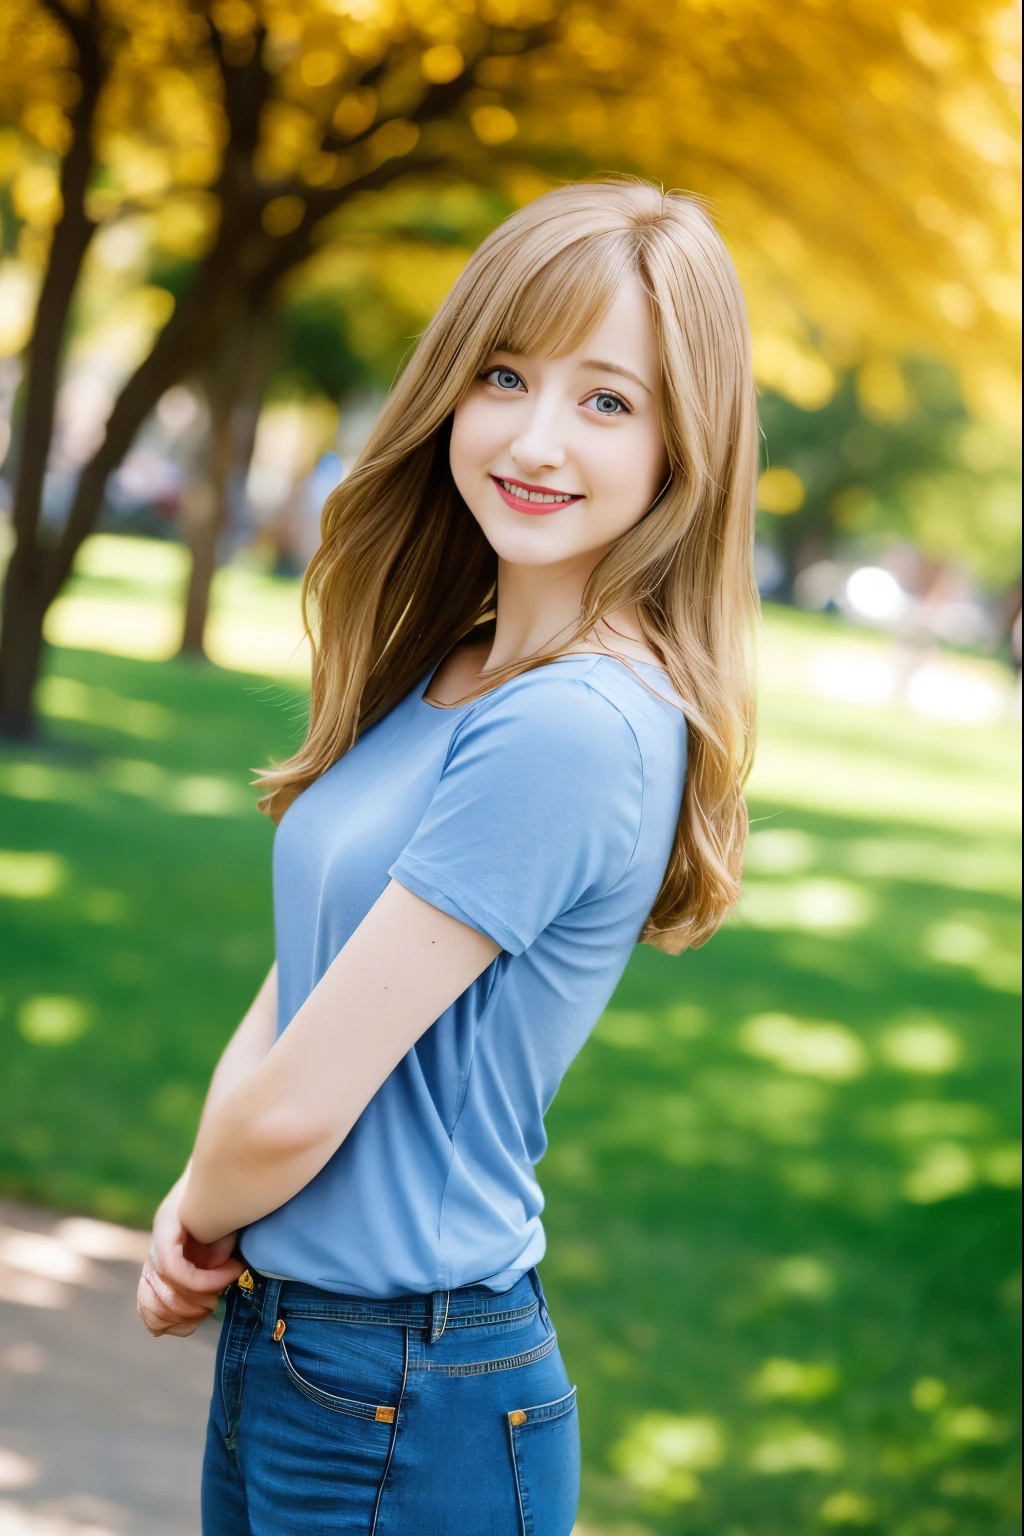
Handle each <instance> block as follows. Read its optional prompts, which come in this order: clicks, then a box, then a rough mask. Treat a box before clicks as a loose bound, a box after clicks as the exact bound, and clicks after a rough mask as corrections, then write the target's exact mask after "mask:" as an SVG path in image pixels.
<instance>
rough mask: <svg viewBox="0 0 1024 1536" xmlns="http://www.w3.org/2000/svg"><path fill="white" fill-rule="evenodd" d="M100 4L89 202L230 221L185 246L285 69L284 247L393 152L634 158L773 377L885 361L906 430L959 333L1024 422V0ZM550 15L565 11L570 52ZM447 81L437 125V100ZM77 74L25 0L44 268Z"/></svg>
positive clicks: (526, 185) (12, 158) (281, 139)
mask: <svg viewBox="0 0 1024 1536" xmlns="http://www.w3.org/2000/svg"><path fill="white" fill-rule="evenodd" d="M98 4H99V6H100V9H101V11H102V13H103V15H104V17H105V19H106V21H107V22H108V23H109V28H108V32H107V38H108V43H107V44H106V45H105V46H108V48H109V51H110V58H111V70H110V75H109V79H108V81H107V83H106V85H105V88H104V97H103V102H102V105H101V109H100V112H99V115H98V118H97V129H96V144H97V153H98V158H99V162H100V167H101V174H99V175H97V176H95V177H93V178H92V183H91V190H90V194H89V204H88V208H89V212H90V214H91V215H92V216H93V217H96V218H100V219H102V220H105V221H107V220H114V219H117V218H119V217H120V216H121V215H122V212H123V210H124V208H125V205H126V204H130V205H132V206H135V207H138V206H139V205H142V206H144V207H146V208H148V209H151V210H153V211H154V212H155V213H158V214H159V215H160V217H159V218H158V220H157V223H156V225H155V226H154V228H156V229H157V230H158V231H159V235H158V238H159V241H160V243H161V245H162V246H163V248H164V249H166V250H174V251H175V252H176V253H177V254H181V255H190V254H194V253H197V252H199V251H201V250H202V249H203V247H204V242H205V241H207V240H208V238H209V233H210V231H211V230H215V229H216V227H217V225H218V222H219V220H218V218H217V217H216V215H214V216H213V217H211V216H210V215H209V212H208V211H206V210H204V211H203V213H202V217H201V218H198V219H197V218H196V217H195V215H194V214H188V213H186V212H184V211H183V212H182V214H181V218H182V225H183V232H182V234H181V236H180V237H179V238H177V240H176V238H175V236H174V234H173V232H172V231H171V230H170V222H172V221H169V220H168V219H166V218H165V217H164V216H163V213H162V212H161V210H163V209H166V208H168V207H173V208H175V209H179V210H184V209H185V207H186V204H185V203H183V202H182V198H183V196H184V195H186V194H191V193H192V192H193V190H194V189H210V190H211V192H212V191H213V190H214V189H215V188H217V186H218V177H219V175H220V173H221V169H222V167H223V165H224V156H225V150H226V147H227V146H226V140H227V135H228V129H229V119H228V112H227V104H226V100H225V93H224V83H223V80H222V78H221V77H222V73H223V71H224V70H227V71H228V72H229V73H230V71H231V70H238V69H240V68H241V67H242V66H243V65H244V66H245V67H246V68H255V67H257V65H262V66H263V67H265V69H266V71H267V76H266V95H267V99H266V102H265V104H264V106H263V108H262V110H261V112H260V113H259V114H258V119H259V128H258V142H257V144H256V146H255V149H254V153H253V155H252V163H251V167H250V169H251V171H252V172H254V173H255V180H256V184H257V186H258V185H259V184H260V183H262V184H263V185H264V187H265V196H264V198H263V202H264V203H265V205H266V206H265V207H257V209H256V211H255V213H254V222H255V221H256V220H257V219H260V218H261V216H262V225H263V228H264V230H266V231H267V232H268V233H270V234H271V235H272V236H273V237H274V238H279V237H281V236H283V235H285V234H287V233H289V232H290V231H291V230H292V229H294V228H295V227H296V225H295V223H294V222H293V221H294V219H295V216H296V213H297V211H298V208H299V204H300V202H301V203H302V204H303V205H304V206H305V207H310V206H312V204H311V201H310V194H311V190H312V193H315V194H316V196H317V197H320V196H326V195H327V194H328V193H329V192H331V191H336V192H337V194H338V197H339V199H340V198H341V197H342V196H343V195H344V189H345V186H346V185H347V183H348V182H349V181H350V180H353V179H358V178H361V177H365V176H367V175H374V174H377V173H379V172H380V171H381V168H382V167H386V166H387V165H388V162H389V161H401V162H407V164H408V167H409V169H410V170H414V169H415V168H416V166H417V165H418V164H419V163H420V159H421V157H422V158H425V159H427V160H429V161H430V162H431V165H432V166H436V165H437V164H438V163H440V164H441V166H442V168H444V169H446V170H447V172H448V173H449V177H450V176H451V175H452V174H453V175H454V176H455V177H456V178H457V177H458V176H459V175H460V174H462V173H465V174H467V175H468V178H469V180H470V182H472V183H473V184H477V185H479V183H480V182H481V181H482V180H483V181H489V182H490V183H491V184H492V185H496V186H498V187H499V188H500V189H501V190H502V191H503V192H504V193H505V195H507V196H509V197H510V198H511V200H512V201H514V202H516V203H521V202H522V201H524V200H525V199H527V198H529V197H531V196H534V195H536V193H537V192H538V191H540V190H542V189H543V187H544V186H546V185H548V184H550V181H551V180H554V181H558V180H559V179H561V178H562V177H563V176H564V175H575V174H579V173H580V172H581V171H582V170H584V169H585V168H586V167H590V168H592V171H594V172H598V173H600V172H603V171H621V170H626V171H633V172H637V173H639V174H643V175H647V176H650V177H652V178H654V179H656V180H659V181H661V182H662V183H663V184H665V185H666V186H684V187H686V188H687V189H689V190H692V191H695V192H697V193H699V194H701V195H703V196H705V197H707V198H708V199H709V201H710V204H711V206H712V209H713V211H714V213H715V215H716V217H717V218H718V220H719V222H720V225H721V227H722V229H723V231H724V233H725V235H726V238H727V240H728V241H729V242H730V245H731V247H732V249H733V252H734V254H735V256H736V259H737V263H738V265H739V267H740V270H741V274H742V277H743V280H744V284H745V287H746V290H747V293H748V298H749V303H750V307H751V318H752V328H753V331H754V336H755V367H756V371H757V376H758V379H759V382H760V383H761V384H762V385H764V386H767V387H771V388H773V389H777V390H779V391H781V392H782V393H783V394H785V395H787V396H788V397H789V398H790V399H792V400H793V401H795V402H796V403H798V404H799V405H801V406H803V407H806V408H809V409H814V408H818V407H821V406H823V405H824V404H826V403H827V401H828V400H829V399H830V398H831V395H832V393H833V391H834V389H835V383H836V370H838V369H845V368H847V367H850V366H856V365H858V364H859V365H860V373H859V388H860V392H861V398H862V400H863V402H864V405H865V407H866V409H868V410H869V411H871V412H873V413H874V414H876V415H878V416H881V417H884V418H886V419H888V420H893V419H896V418H898V417H899V416H900V415H901V414H903V413H904V412H905V411H906V410H907V409H908V407H909V397H908V395H907V393H906V386H905V383H903V381H902V378H901V376H900V375H899V372H898V369H897V368H896V367H895V365H894V363H893V362H892V359H894V358H897V357H899V356H900V355H902V354H906V353H911V352H939V353H940V354H942V355H944V356H945V357H946V358H947V359H948V360H950V361H951V362H953V363H954V364H955V365H956V366H957V368H958V369H959V370H960V373H961V377H962V379H963V380H964V381H965V389H966V390H967V391H968V393H969V395H970V398H971V399H972V401H973V403H974V405H975V408H976V409H977V410H978V411H980V412H983V413H986V414H989V415H991V416H994V417H998V418H999V419H1006V418H1010V417H1012V415H1013V412H1014V409H1015V406H1016V400H1017V387H1018V386H1017V380H1018V378H1019V342H1018V331H1019V323H1020V278H1019V271H1020V255H1019V238H1020V237H1019V224H1020V217H1019V201H1020V200H1019V190H1018V177H1017V171H1018V164H1019V150H1018V141H1019V115H1018V108H1017V106H1016V101H1017V96H1016V95H1015V92H1019V83H1020V62H1019V59H1020V47H1019V35H1018V34H1019V20H1017V19H1015V15H1016V13H1015V12H1013V11H1012V9H1010V8H1002V9H993V8H992V5H991V3H990V0H960V3H958V4H957V6H955V7H952V6H951V5H950V4H949V0H912V4H910V5H908V6H896V7H894V6H893V5H892V4H891V3H890V0H859V3H858V5H857V6H856V7H851V6H849V5H845V4H843V3H842V0H792V3H791V4H789V5H787V6H785V7H778V6H765V5H764V4H763V3H762V0H719V3H717V4H715V5H713V6H712V5H709V4H708V3H707V0H679V3H678V4H676V5H674V6H667V5H658V6H651V5H650V4H649V3H648V0H622V3H621V4H620V5H618V6H614V7H597V6H594V5H591V4H588V3H570V0H486V4H484V5H482V6H480V7H477V6H475V5H472V4H469V3H467V0H265V3H264V4H261V5H259V6H257V5H256V4H254V3H252V0H216V3H214V4H213V5H212V6H211V7H210V9H209V12H208V16H209V20H207V19H205V17H204V13H203V10H202V8H199V7H195V6H194V5H192V4H191V3H190V0H152V3H149V4H146V5H142V4H140V3H139V0H98ZM211 23H212V25H213V26H214V27H215V28H216V29H217V30H218V32H219V35H220V46H221V52H222V55H223V58H224V60H225V61H226V62H225V64H224V66H223V69H222V67H221V66H220V65H218V63H217V61H216V59H215V56H214V53H213V50H212V48H211V46H210V30H209V29H210V24H211ZM260 27H262V28H264V29H265V36H264V37H263V38H262V40H261V38H260V36H259V34H258V28H260ZM531 28H539V29H544V33H545V36H544V42H543V47H541V48H539V49H535V48H534V47H533V43H534V42H535V41H536V40H537V39H535V38H534V37H533V36H532V35H531V34H530V30H529V29H531ZM517 32H522V33H524V35H523V36H522V37H520V38H518V39H517V38H516V35H515V34H516V33H517ZM111 39H115V40H116V41H110V40H111ZM257 45H259V47H260V53H259V58H258V60H257V56H256V48H257ZM371 70H372V71H373V74H372V77H371V76H370V73H369V72H370V71H371ZM371 79H372V86H371ZM463 81H465V83H466V90H465V91H464V92H463V93H462V94H461V96H460V95H459V90H460V89H461V87H462V84H463ZM449 87H451V90H450V92H449V94H448V95H447V96H444V98H443V99H444V101H445V103H446V105H445V106H444V109H443V114H442V116H441V117H440V118H437V117H436V115H435V114H434V109H433V108H432V106H431V101H432V99H433V98H432V97H431V93H438V92H440V93H442V95H443V93H444V92H445V91H446V90H447V89H448V88H449ZM470 87H471V88H470ZM80 92H81V82H80V81H79V79H78V76H77V73H76V55H75V49H74V48H73V47H72V45H71V42H70V40H69V38H68V36H67V35H66V34H65V32H64V31H63V29H62V28H61V26H60V25H59V24H58V21H57V20H56V18H55V15H54V13H53V12H52V11H51V9H50V8H49V7H48V6H47V5H46V4H44V0H8V4H7V5H5V6H3V7H0V102H2V103H3V108H2V111H3V117H4V119H5V120H6V121H7V122H8V123H10V124H11V125H12V126H13V127H14V129H15V130H16V131H15V134H14V135H13V136H12V137H11V138H10V139H7V140H5V141H4V143H3V144H2V145H0V162H3V163H2V164H0V175H2V176H3V177H4V179H7V180H10V181H11V182H12V183H13V194H14V208H15V212H16V215H17V217H18V218H19V219H21V220H23V221H24V224H25V228H26V231H27V232H26V234H25V236H24V240H23V241H22V242H21V243H20V244H19V249H20V250H21V252H22V254H23V257H24V258H25V259H31V260H34V261H40V260H43V259H45V251H46V248H47V239H46V237H47V235H48V231H49V229H50V227H51V226H52V224H53V221H54V219H55V218H56V216H57V213H58V209H59V196H58V194H57V192H56V177H55V169H56V165H57V158H58V157H59V156H60V155H61V154H63V153H65V152H66V149H67V146H68V144H69V142H70V133H71V117H70V113H71V112H72V110H73V108H74V105H75V102H76V101H77V100H78V99H79V96H80ZM438 99H439V100H440V99H441V97H438ZM12 145H14V148H13V149H12V147H11V146H12ZM559 157H564V159H560V158H559ZM403 168H404V166H403ZM395 174H397V168H396V172H395ZM218 195H219V194H218ZM186 226H187V227H188V230H189V231H190V233H186V232H185V228H186Z"/></svg>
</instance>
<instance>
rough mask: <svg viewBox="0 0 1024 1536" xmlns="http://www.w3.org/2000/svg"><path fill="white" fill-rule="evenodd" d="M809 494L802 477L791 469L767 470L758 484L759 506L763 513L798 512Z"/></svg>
mask: <svg viewBox="0 0 1024 1536" xmlns="http://www.w3.org/2000/svg"><path fill="white" fill-rule="evenodd" d="M806 495H807V492H806V490H805V489H804V483H803V481H802V480H801V479H800V476H799V475H798V474H796V473H795V472H794V471H793V470H791V469H781V468H780V469H766V470H765V471H764V473H763V474H762V475H761V476H760V477H759V478H758V482H757V505H758V506H759V507H760V509H761V511H762V512H781V513H786V512H798V511H799V510H800V508H801V507H802V506H803V504H804V500H805V498H806Z"/></svg>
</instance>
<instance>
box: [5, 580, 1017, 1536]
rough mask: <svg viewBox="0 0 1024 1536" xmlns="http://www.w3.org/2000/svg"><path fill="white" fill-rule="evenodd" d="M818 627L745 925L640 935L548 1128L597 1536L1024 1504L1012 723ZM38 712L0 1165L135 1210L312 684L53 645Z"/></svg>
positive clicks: (928, 1516)
mask: <svg viewBox="0 0 1024 1536" xmlns="http://www.w3.org/2000/svg"><path fill="white" fill-rule="evenodd" d="M254 590H255V589H254ZM832 634H833V631H831V630H825V629H823V628H822V627H821V626H818V625H815V624H814V623H811V622H810V621H806V620H802V619H798V618H796V617H795V616H789V615H777V616H775V617H773V618H772V619H771V620H770V622H769V641H770V645H769V660H770V661H771V659H772V658H773V657H774V661H775V663H776V664H774V665H772V666H769V668H768V676H767V679H766V681H767V685H768V686H767V692H766V707H765V719H764V756H763V760H762V761H763V764H764V767H763V770H762V772H761V776H760V779H759V780H755V794H754V797H753V814H754V816H755V817H756V818H757V820H756V826H755V833H754V838H753V841H752V845H751V858H750V871H749V881H748V885H749V894H748V896H747V898H746V899H745V903H744V906H743V908H742V909H741V914H740V917H739V919H738V920H736V921H735V922H733V923H730V924H729V925H728V926H727V927H726V928H725V930H724V931H723V932H721V933H720V934H719V935H718V936H717V937H716V938H715V940H714V941H713V942H712V943H711V944H710V945H709V946H707V947H706V948H705V949H703V950H701V951H699V952H697V953H695V954H692V955H688V956H685V957H683V958H681V959H678V960H672V959H669V958H667V957H665V956H662V955H659V954H656V953H654V952H653V951H651V950H639V951H638V952H637V953H636V955H635V957H634V959H633V961H632V963H631V965H630V967H629V969H628V971H627V973H626V976H625V977H624V979H623V981H622V984H621V986H620V987H619V990H618V992H617V994H616V996H615V999H614V1001H613V1004H612V1007H611V1009H610V1010H609V1012H608V1013H607V1014H606V1016H605V1018H604V1019H603V1020H602V1022H601V1024H600V1025H599V1027H598V1029H597V1031H596V1033H595V1036H594V1038H593V1039H592V1040H591V1041H590V1043H589V1044H588V1046H587V1047H586V1049H585V1050H584V1051H583V1053H582V1055H581V1056H580V1058H579V1059H578V1061H577V1062H576V1063H575V1065H574V1067H573V1068H572V1070H571V1072H570V1074H569V1076H568V1078H567V1080H566V1083H565V1085H564V1087H563V1090H562V1092H561V1094H560V1096H559V1098H558V1100H557V1102H556V1104H555V1106H554V1107H553V1109H552V1111H551V1113H550V1115H549V1118H548V1124H549V1132H550V1136H551V1151H550V1152H549V1154H548V1156H547V1157H546V1158H545V1160H544V1163H543V1164H542V1168H541V1174H542V1182H543V1184H544V1187H545V1190H546V1193H547V1197H548V1209H547V1222H548V1232H549V1244H550V1251H549V1257H548V1259H547V1260H546V1261H545V1264H544V1269H543V1273H544V1278H545V1283H546V1286H547V1289H548V1293H549V1300H550V1301H551V1306H552V1311H553V1313H554V1314H555V1319H556V1322H557V1324H558V1327H559V1331H560V1334H561V1338H562V1342H563V1348H564V1352H565V1355H566V1358H567V1362H568V1365H569V1368H570V1371H571V1373H572V1376H573V1378H574V1379H575V1380H576V1381H577V1382H578V1384H579V1387H580V1399H581V1420H582V1428H583V1436H584V1455H585V1483H584V1502H583V1509H582V1513H581V1520H582V1522H583V1526H584V1528H585V1529H586V1530H587V1531H588V1532H594V1533H597V1532H600V1533H602V1536H605V1533H608V1536H612V1533H614V1536H654V1533H658V1536H661V1533H669V1532H680V1533H692V1536H804V1533H807V1536H812V1533H819V1532H827V1531H829V1530H836V1531H840V1532H842V1531H844V1530H845V1531H863V1532H867V1533H869V1536H871V1533H875V1536H878V1533H882V1532H884V1533H887V1536H890V1533H891V1536H944V1533H946V1532H948V1533H951V1536H975V1533H977V1536H982V1533H984V1536H1004V1533H1005V1536H1010V1533H1011V1532H1012V1531H1015V1530H1017V1529H1018V1528H1019V1526H1018V1517H1017V1514H1016V1512H1015V1483H1014V1477H1013V1461H1014V1445H1015V1439H1014V1436H1015V1428H1016V1425H1015V1411H1016V1408H1015V1404H1016V1397H1015V1391H1016V1362H1017V1353H1018V1343H1017V1323H1018V1317H1019V1304H1020V1282H1019V1269H1018V1267H1017V1262H1018V1261H1017V1257H1016V1254H1017V1249H1016V1225H1017V1223H1016V1203H1017V1196H1016V1187H1015V1186H1016V1184H1017V1183H1019V1142H1016V1140H1015V1138H1016V1137H1017V1135H1018V1134H1019V1132H1018V1128H1017V1120H1016V1112H1017V1083H1018V1034H1019V972H1018V971H1017V969H1016V967H1015V964H1014V958H1013V957H1014V952H1015V946H1016V942H1017V940H1016V933H1017V922H1018V916H1019V899H1018V891H1019V885H1018V880H1019V862H1018V854H1019V836H1018V832H1017V822H1016V821H1015V819H1014V817H1013V814H1012V813H1013V808H1014V797H1015V787H1014V786H1015V775H1016V773H1017V771H1018V766H1017V765H1018V762H1019V732H1018V731H1016V730H1015V729H1012V728H1011V727H1009V726H986V727H984V728H982V727H971V728H966V727H962V726H961V727H956V726H949V725H941V724H939V723H935V722H930V723H929V722H922V721H921V720H917V719H914V718H913V717H911V716H908V715H905V714H903V713H900V712H898V711H895V710H893V711H885V710H881V709H876V710H869V709H863V708H860V709H858V708H853V707H845V706H841V705H839V704H835V703H828V702H827V701H822V700H821V699H818V698H815V697H812V696H811V695H809V694H808V693H807V691H806V689H805V688H804V686H803V684H802V683H801V681H800V677H799V675H798V674H799V667H798V666H797V665H796V663H795V662H794V664H793V666H792V667H790V669H789V671H787V665H788V663H786V661H785V658H786V657H789V658H790V660H792V658H793V657H797V658H799V656H800V654H801V653H802V651H803V650H805V649H806V648H807V647H813V646H816V645H820V644H823V643H827V637H828V636H830V635H832ZM851 643H852V642H851ZM856 643H862V642H859V641H858V642H856ZM773 648H774V649H773ZM43 699H44V704H45V708H46V711H47V737H48V741H47V744H46V745H45V746H43V747H40V748H38V749H32V750H23V751H8V752H7V753H6V754H5V755H4V756H3V758H2V759H0V797H2V798H0V818H2V822H0V849H2V850H3V852H0V914H2V918H0V921H2V945H3V960H2V965H3V970H2V982H0V990H2V1009H0V1038H2V1045H3V1060H4V1072H3V1075H2V1079H0V1182H2V1186H3V1188H4V1189H5V1190H6V1191H7V1192H8V1193H12V1194H17V1195H20V1196H24V1197H27V1198H31V1199H36V1200H39V1201H43V1202H46V1203H49V1204H52V1205H55V1206H59V1207H67V1208H74V1209H80V1210H87V1211H94V1212H97V1213H99V1214H100V1215H103V1216H107V1217H110V1218H113V1219H115V1220H121V1221H131V1222H144V1221H145V1220H146V1218H147V1217H148V1215H149V1213H150V1211H151V1209H152V1207H153V1204H154V1202H155V1201H156V1200H157V1199H158V1198H159V1197H160V1195H161V1194H162V1193H163V1191H164V1190H165V1188H166V1187H167V1185H168V1184H169V1183H170V1182H171V1181H172V1179H173V1178H174V1177H175V1176H176V1174H177V1173H178V1171H179V1169H180V1166H181V1163H182V1161H183V1159H184V1157H185V1155H186V1153H187V1150H188V1145H189V1140H190V1137H191V1135H192V1132H193V1130H194V1126H195V1122H196V1117H197V1114H198V1111H199V1106H200V1102H201V1097H202V1093H203V1089H204V1086H205V1082H206V1080H207V1078H208V1075H209V1072H210V1070H211V1068H212V1066H213V1063H214V1061H215V1059H216V1056H217V1054H218V1052H219V1050H220V1048H221V1046H222V1044H223V1042H224V1040H225V1038H226V1036H227V1035H228V1033H229V1032H230V1030H231V1029H232V1027H233V1026H234V1023H235V1022H236V1021H237V1019H238V1017H239V1016H240V1014H241V1012H242V1010H243V1008H244V1006H245V1004H246V1003H247V1001H248V1000H249V998H250V997H251V995H252V993H253V991H254V989H255V987H256V985H257V984H258V981H259V979H260V976H261V975H262V973H263V971H264V970H265V968H266V966H267V965H268V964H269V961H270V959H271V954H272V948H271V945H272V939H271V906H270V888H269V855H270V843H271V828H270V827H269V825H268V824H267V823H266V822H265V821H264V820H263V819H262V818H260V817H258V816H257V815H255V814H254V812H253V796H252V793H251V792H250V791H248V790H247V789H246V788H245V781H246V776H247V769H248V768H249V767H250V766H252V765H254V764H258V763H260V762H263V761H265V760H266V759H267V757H268V756H270V755H279V754H281V753H283V752H284V751H285V750H286V749H287V748H288V746H289V744H290V743H292V742H294V741H295V740H296V737H297V735H298V734H299V733H300V731H301V722H302V714H303V694H302V691H301V687H300V686H299V685H298V684H296V685H295V686H294V687H293V686H291V685H287V686H283V685H277V684H273V685H268V684H266V683H264V682H261V681H260V680H259V679H258V678H255V677H243V676H241V675H239V674H237V673H229V672H223V671H218V670H216V669H214V668H213V667H208V666H191V665H187V664H183V663H180V662H168V663H154V662H145V661H139V660H133V659H131V658H128V657H124V656H120V657H118V656H112V655H101V654H99V653H97V652H91V651H85V650H72V649H61V650H55V651H53V652H52V653H51V657H50V668H49V680H48V682H47V684H46V686H45V689H44V694H43ZM3 893H6V895H4V894H3Z"/></svg>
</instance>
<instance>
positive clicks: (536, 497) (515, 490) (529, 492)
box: [491, 475, 583, 517]
mask: <svg viewBox="0 0 1024 1536" xmlns="http://www.w3.org/2000/svg"><path fill="white" fill-rule="evenodd" d="M491 479H492V480H493V481H494V483H495V485H496V486H497V487H498V491H499V492H500V494H501V498H502V500H503V501H506V502H507V503H508V505H509V506H510V507H514V508H515V510H516V511H517V512H525V513H527V515H528V516H532V517H537V516H543V515H544V514H545V513H548V512H557V511H558V509H559V507H567V506H569V505H570V504H571V503H572V502H574V501H582V500H583V497H582V496H579V495H573V493H572V492H570V491H553V490H551V489H549V487H547V486H544V485H526V484H524V483H523V481H521V480H503V479H501V477H500V476H499V475H492V476H491Z"/></svg>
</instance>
